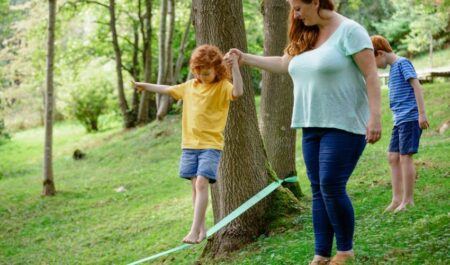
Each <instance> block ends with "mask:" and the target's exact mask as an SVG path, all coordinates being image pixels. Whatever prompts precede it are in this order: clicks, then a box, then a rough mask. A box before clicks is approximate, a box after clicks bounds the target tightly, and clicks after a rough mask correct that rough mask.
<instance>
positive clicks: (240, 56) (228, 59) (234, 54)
mask: <svg viewBox="0 0 450 265" xmlns="http://www.w3.org/2000/svg"><path fill="white" fill-rule="evenodd" d="M232 57H236V58H237V62H238V63H239V64H240V65H241V64H242V63H243V61H242V59H243V57H244V53H243V52H242V51H240V50H239V49H236V48H231V49H230V50H229V51H228V52H227V53H226V54H225V57H224V59H225V61H226V62H227V63H228V64H230V65H231V64H232V63H233V59H232Z"/></svg>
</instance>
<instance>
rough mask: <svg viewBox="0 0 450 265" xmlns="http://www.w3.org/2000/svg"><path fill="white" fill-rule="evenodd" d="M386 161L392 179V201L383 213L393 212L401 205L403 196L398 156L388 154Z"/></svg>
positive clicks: (391, 153)
mask: <svg viewBox="0 0 450 265" xmlns="http://www.w3.org/2000/svg"><path fill="white" fill-rule="evenodd" d="M388 160H389V166H390V168H391V178H392V201H391V204H389V206H388V207H387V208H386V209H385V210H384V211H385V212H390V211H394V210H395V209H396V208H397V207H398V206H399V205H400V204H401V202H402V195H403V175H402V167H401V165H400V154H399V153H393V152H389V153H388Z"/></svg>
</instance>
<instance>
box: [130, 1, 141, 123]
mask: <svg viewBox="0 0 450 265" xmlns="http://www.w3.org/2000/svg"><path fill="white" fill-rule="evenodd" d="M139 1H140V0H139ZM133 37H134V39H133V59H132V66H131V76H132V77H133V79H134V80H139V76H140V68H139V23H138V22H134V23H133ZM131 105H132V112H133V116H134V117H135V119H137V117H138V114H139V93H138V92H137V91H136V89H134V90H133V98H132V101H131Z"/></svg>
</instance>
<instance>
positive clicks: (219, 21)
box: [193, 0, 293, 257]
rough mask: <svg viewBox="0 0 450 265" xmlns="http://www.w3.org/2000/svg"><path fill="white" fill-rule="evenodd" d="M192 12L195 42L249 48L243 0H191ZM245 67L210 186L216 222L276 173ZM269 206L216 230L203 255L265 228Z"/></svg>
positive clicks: (242, 241)
mask: <svg viewBox="0 0 450 265" xmlns="http://www.w3.org/2000/svg"><path fill="white" fill-rule="evenodd" d="M193 13H194V16H193V17H194V25H195V30H196V40H197V45H200V44H205V43H208V44H213V45H216V46H218V47H219V48H220V49H221V50H222V51H228V49H230V48H232V47H236V48H239V49H241V50H243V51H245V50H247V43H246V36H245V30H244V18H243V13H242V2H241V1H239V0H193ZM230 25H233V27H230ZM241 70H242V77H243V80H244V87H245V88H244V96H242V97H241V98H240V99H239V100H237V101H236V102H233V103H232V104H231V108H230V112H229V116H228V122H227V126H226V128H225V148H224V150H223V156H222V160H221V164H220V168H219V178H218V181H217V183H216V184H214V185H213V187H212V205H213V213H214V221H215V222H216V223H217V222H218V221H220V220H221V219H222V218H224V217H225V216H226V215H228V214H229V213H230V212H231V211H233V210H234V209H236V208H237V207H239V206H240V205H241V204H242V203H243V202H245V201H246V200H247V199H249V198H250V197H251V196H253V195H254V194H255V193H257V192H258V191H260V190H261V189H263V188H264V187H265V186H266V185H267V184H268V183H269V182H270V181H271V180H272V179H273V178H274V176H273V175H271V174H272V173H271V172H273V171H271V170H270V165H269V162H268V159H267V156H266V154H265V151H264V146H263V141H262V138H261V135H260V133H259V130H258V122H257V117H256V110H255V101H254V93H253V89H252V87H251V78H250V71H249V69H248V68H247V67H243V68H242V69H241ZM275 193H277V192H275ZM284 194H288V192H285V193H284ZM289 198H290V199H293V197H289ZM269 206H271V204H270V203H269V200H263V201H261V202H260V203H258V204H257V205H255V206H254V207H252V208H251V209H250V210H249V211H248V212H246V213H244V214H243V215H242V216H241V217H239V218H238V219H236V220H235V221H233V222H232V223H231V224H229V225H228V226H227V227H225V228H224V229H222V230H220V231H219V232H217V234H216V235H215V236H213V237H212V238H211V239H209V240H208V244H207V246H206V248H205V251H204V253H203V254H204V255H208V256H211V257H220V256H223V255H225V254H226V253H227V252H230V251H234V250H237V249H239V248H241V247H242V246H244V245H245V244H247V243H249V242H251V241H253V240H254V239H255V238H257V237H258V236H259V235H261V234H263V233H265V232H267V230H268V225H269V224H270V222H271V221H272V219H271V218H268V212H270V208H269ZM271 217H272V216H271Z"/></svg>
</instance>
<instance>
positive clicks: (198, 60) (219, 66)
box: [189, 44, 230, 82]
mask: <svg viewBox="0 0 450 265" xmlns="http://www.w3.org/2000/svg"><path fill="white" fill-rule="evenodd" d="M189 64H190V67H191V70H192V72H194V73H195V72H197V71H199V70H200V69H202V68H214V70H215V72H216V79H215V80H214V82H218V81H221V80H223V79H230V74H229V72H228V69H227V67H226V66H225V62H224V60H223V54H222V52H221V51H220V50H219V48H217V47H216V46H213V45H208V44H203V45H200V46H198V47H197V48H196V49H195V50H194V51H193V52H192V56H191V60H190V62H189Z"/></svg>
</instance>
